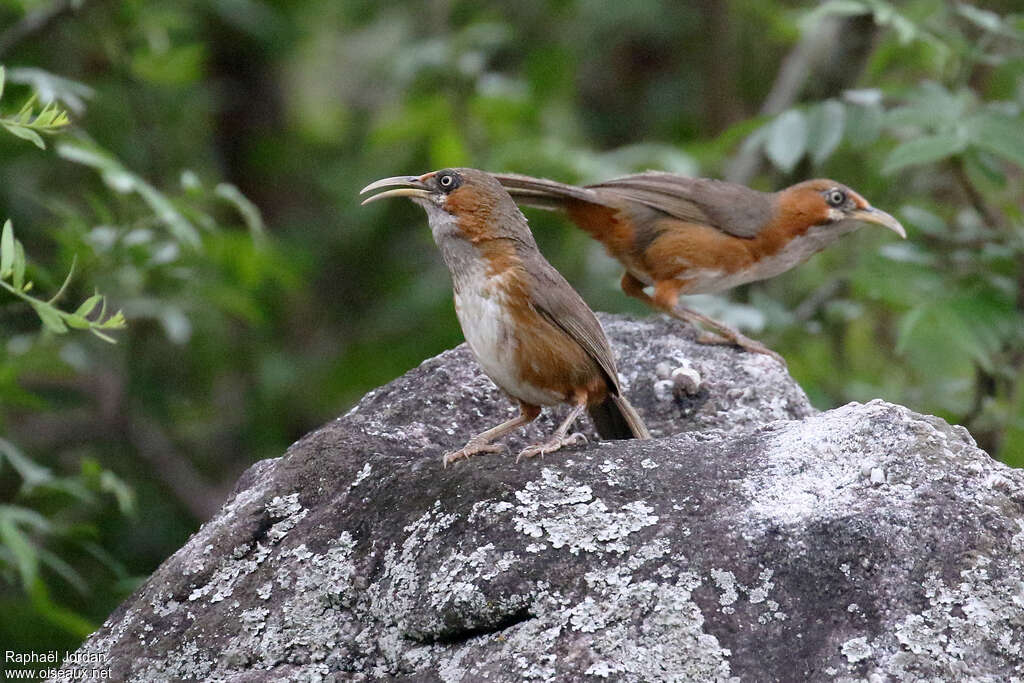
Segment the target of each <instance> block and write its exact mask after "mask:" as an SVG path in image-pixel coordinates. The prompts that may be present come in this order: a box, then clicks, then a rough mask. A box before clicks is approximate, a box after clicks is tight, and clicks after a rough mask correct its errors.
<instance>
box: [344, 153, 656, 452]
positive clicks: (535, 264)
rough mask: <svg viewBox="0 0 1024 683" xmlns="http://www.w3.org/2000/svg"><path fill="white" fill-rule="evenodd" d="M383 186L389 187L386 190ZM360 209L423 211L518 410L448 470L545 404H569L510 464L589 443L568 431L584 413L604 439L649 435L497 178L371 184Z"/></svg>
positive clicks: (467, 175)
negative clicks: (390, 206) (396, 200)
mask: <svg viewBox="0 0 1024 683" xmlns="http://www.w3.org/2000/svg"><path fill="white" fill-rule="evenodd" d="M386 188H389V189H386ZM382 189H383V190H385V191H383V192H380V193H379V194H374V195H371V196H369V197H367V198H366V199H365V200H364V201H363V204H367V203H369V202H373V201H377V200H379V199H384V198H386V197H408V198H409V199H411V200H412V201H413V202H414V203H416V204H418V205H419V206H421V207H423V208H424V209H425V210H426V212H427V220H428V222H429V224H430V230H431V233H432V235H433V238H434V242H435V243H436V244H437V246H438V248H439V249H440V251H441V257H442V259H443V260H444V262H445V265H446V266H447V267H448V270H449V272H450V274H451V279H452V289H453V292H454V298H455V313H456V316H457V317H458V320H459V324H460V325H461V327H462V331H463V334H464V335H465V338H466V341H467V343H468V344H469V347H470V349H472V351H473V354H474V355H475V356H476V358H477V360H478V362H479V363H480V366H481V367H482V369H483V371H484V373H485V374H486V375H487V376H488V377H489V378H490V379H491V380H492V381H493V382H494V383H495V384H496V385H497V386H498V387H499V388H500V389H501V390H502V391H503V392H504V393H505V394H507V395H508V396H509V397H510V398H511V399H512V400H514V401H515V402H517V403H518V404H519V415H518V416H516V417H514V418H512V419H510V420H507V421H505V422H502V423H501V424H499V425H497V426H495V427H492V428H490V429H488V430H486V431H484V432H481V433H480V434H477V435H475V436H473V437H472V438H471V439H470V440H469V441H468V442H467V443H466V444H465V445H464V446H463V447H462V448H461V449H459V450H457V451H453V452H449V453H445V454H444V456H443V458H442V463H443V465H444V466H445V467H447V466H448V465H449V464H451V463H453V462H456V461H458V460H462V459H465V458H469V457H470V456H473V455H476V454H478V453H493V452H500V451H502V450H504V448H503V447H502V446H499V445H496V444H494V443H493V442H494V441H495V440H496V439H499V438H501V437H502V436H504V435H506V434H508V433H509V432H511V431H513V430H515V429H517V428H518V427H521V426H524V425H526V424H528V423H530V422H532V421H533V420H535V419H536V418H537V416H538V415H539V414H540V412H541V408H542V407H543V406H552V405H558V404H562V403H568V404H570V405H571V406H572V409H571V410H570V411H569V414H568V416H567V417H566V418H565V419H564V420H563V421H562V422H561V424H560V425H559V426H558V428H557V429H556V430H555V431H554V433H553V434H552V435H551V436H550V437H549V438H548V439H546V440H544V441H542V442H540V443H537V444H533V445H530V446H528V447H526V448H525V449H523V450H522V451H521V452H520V453H519V455H518V457H517V458H516V459H517V460H519V458H530V457H534V456H537V455H544V454H545V453H551V452H553V451H556V450H558V449H559V448H562V447H564V446H569V445H573V444H577V443H581V442H585V441H586V437H585V436H584V435H583V434H581V433H571V434H570V433H569V430H570V428H571V427H572V425H573V423H574V422H575V421H576V419H577V418H578V417H579V416H580V415H581V414H582V412H583V411H584V410H586V411H587V412H588V413H589V415H590V418H591V420H592V421H593V423H594V426H595V427H596V428H597V432H598V434H599V435H600V436H601V438H604V439H629V438H635V439H649V438H650V432H649V431H648V429H647V426H646V425H645V424H644V421H643V419H642V418H641V417H640V415H639V414H638V413H637V411H636V409H635V408H634V407H633V406H632V405H631V404H630V402H629V401H628V400H627V399H626V397H625V396H624V395H623V393H622V386H621V384H620V382H619V375H618V371H617V370H616V367H615V358H614V356H613V355H612V350H611V346H610V345H609V343H608V339H607V338H606V337H605V334H604V331H603V330H602V328H601V324H600V323H599V322H598V320H597V317H596V316H595V315H594V313H593V312H592V311H591V310H590V308H589V307H588V306H587V304H586V303H584V301H583V299H582V298H581V297H580V295H579V294H577V293H576V290H574V289H573V288H572V286H570V285H569V283H568V282H567V281H566V280H565V278H564V277H562V275H561V274H560V273H559V272H558V271H557V270H555V268H554V266H552V265H551V264H550V263H548V261H547V260H546V259H545V258H544V256H543V255H542V254H541V252H540V249H538V247H537V243H536V241H534V238H533V233H531V232H530V228H529V225H528V224H527V221H526V217H525V216H523V214H522V212H521V211H520V210H519V208H518V207H517V206H516V204H515V202H513V201H512V198H511V197H510V196H509V194H508V192H506V191H505V190H504V189H503V188H502V187H501V185H500V184H499V183H498V181H497V180H495V179H494V177H493V176H491V175H490V174H488V173H486V172H484V171H480V170H477V169H472V168H448V169H443V170H439V171H432V172H430V173H425V174H423V175H420V176H395V177H392V178H384V179H382V180H378V181H376V182H373V183H370V184H369V185H367V186H366V187H365V188H363V189H362V191H360V195H362V194H366V193H368V192H372V191H375V190H382Z"/></svg>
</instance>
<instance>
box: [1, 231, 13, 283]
mask: <svg viewBox="0 0 1024 683" xmlns="http://www.w3.org/2000/svg"><path fill="white" fill-rule="evenodd" d="M13 263H14V226H12V225H11V220H10V219H9V218H8V219H7V220H6V221H5V222H4V229H3V233H2V234H0V280H6V279H7V278H8V277H10V275H11V266H12V265H13Z"/></svg>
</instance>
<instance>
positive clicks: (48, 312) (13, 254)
mask: <svg viewBox="0 0 1024 683" xmlns="http://www.w3.org/2000/svg"><path fill="white" fill-rule="evenodd" d="M25 267H26V261H25V248H24V247H23V246H22V245H21V242H20V241H19V240H17V239H16V238H15V237H14V228H13V227H12V226H11V221H10V220H8V221H7V222H5V223H4V227H3V232H2V233H0V287H2V288H3V289H6V290H7V291H8V292H10V293H11V294H13V295H14V296H16V297H18V298H19V299H22V300H23V301H25V302H26V303H28V304H29V305H30V306H32V308H33V309H34V310H35V312H36V315H38V316H39V319H40V320H42V321H43V325H45V326H46V328H47V329H49V330H51V331H53V332H56V333H57V334H64V333H66V332H67V331H68V328H74V329H78V330H89V331H90V332H92V333H93V334H95V335H96V336H97V337H99V338H100V339H102V340H104V341H108V342H110V343H111V344H115V343H117V342H116V341H115V340H114V338H113V337H111V336H109V335H107V334H105V333H104V330H120V329H123V328H124V327H125V320H124V314H123V313H122V312H121V311H117V312H116V313H114V314H113V315H109V316H108V315H107V302H106V299H105V298H104V297H103V296H102V295H101V294H98V293H97V294H93V295H92V296H90V297H89V298H88V299H86V300H85V301H83V302H82V303H81V305H80V306H79V307H78V308H77V309H75V311H74V312H72V313H69V312H67V311H62V310H60V309H59V308H57V307H56V306H55V305H54V304H55V302H56V301H57V300H58V299H59V298H60V297H61V296H62V295H63V294H64V292H65V291H66V290H67V287H68V284H70V282H71V277H72V276H73V275H74V273H75V264H74V262H72V264H71V270H69V271H68V275H67V277H66V278H64V284H62V285H61V287H60V289H59V290H58V291H57V293H56V294H54V295H53V296H52V297H51V298H50V299H49V300H47V301H43V300H42V299H37V298H36V297H34V296H31V295H30V294H29V292H30V291H31V290H32V282H31V281H30V280H26V279H25ZM97 306H98V307H99V311H98V312H97V310H96V309H97ZM90 316H91V318H90Z"/></svg>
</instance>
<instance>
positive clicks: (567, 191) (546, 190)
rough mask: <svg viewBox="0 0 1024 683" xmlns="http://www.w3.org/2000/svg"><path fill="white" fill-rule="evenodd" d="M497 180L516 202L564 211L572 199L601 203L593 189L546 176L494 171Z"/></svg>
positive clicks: (538, 207)
mask: <svg viewBox="0 0 1024 683" xmlns="http://www.w3.org/2000/svg"><path fill="white" fill-rule="evenodd" d="M493 175H494V177H495V178H497V179H498V182H499V183H501V184H502V186H503V187H504V188H505V189H506V190H508V193H509V194H510V195H512V198H513V199H514V200H515V201H516V203H517V204H523V205H526V206H532V207H534V208H537V209H548V210H549V211H564V210H566V208H567V206H568V205H569V204H570V203H572V202H574V201H581V202H586V203H588V204H601V203H602V202H601V200H600V198H599V197H598V196H597V193H596V192H594V191H593V190H588V189H587V188H584V187H576V186H575V185H566V184H565V183H559V182H556V181H554V180H548V179H547V178H532V177H530V176H528V175H519V174H517V173H495V174H493Z"/></svg>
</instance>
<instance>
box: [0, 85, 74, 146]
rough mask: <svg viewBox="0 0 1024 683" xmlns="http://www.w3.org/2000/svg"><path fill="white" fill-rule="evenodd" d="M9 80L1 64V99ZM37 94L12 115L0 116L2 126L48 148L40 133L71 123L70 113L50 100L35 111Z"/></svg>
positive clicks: (9, 131)
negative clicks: (6, 82)
mask: <svg viewBox="0 0 1024 683" xmlns="http://www.w3.org/2000/svg"><path fill="white" fill-rule="evenodd" d="M6 80H7V72H6V70H5V69H4V67H3V66H0V99H3V95H4V82H5V81H6ZM35 103H36V98H35V95H33V96H32V97H30V98H29V99H28V100H27V101H26V102H25V104H23V105H22V106H21V109H19V110H18V113H17V114H14V115H12V116H0V126H2V127H3V128H4V129H5V130H6V131H7V132H8V133H10V134H11V135H15V136H17V137H19V138H22V139H24V140H28V141H29V142H31V143H32V144H34V145H35V146H36V147H38V148H39V149H46V143H45V142H43V138H42V136H41V135H40V133H44V134H45V133H56V132H58V131H60V130H61V129H62V128H64V127H65V126H68V125H70V124H71V120H70V119H69V118H68V113H67V112H66V111H64V110H63V109H61V108H60V107H58V106H57V104H56V103H54V102H50V103H49V104H46V105H44V106H43V108H42V109H41V110H39V111H38V112H36V111H35Z"/></svg>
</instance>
